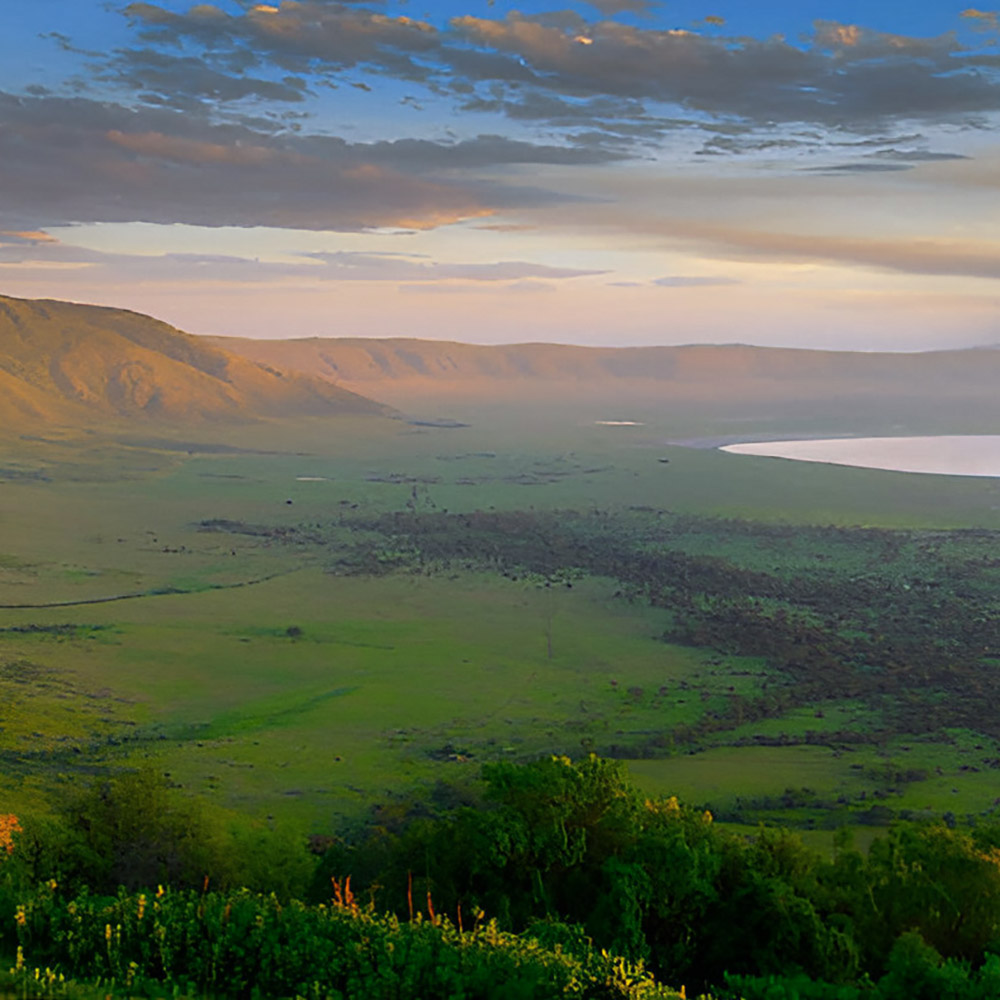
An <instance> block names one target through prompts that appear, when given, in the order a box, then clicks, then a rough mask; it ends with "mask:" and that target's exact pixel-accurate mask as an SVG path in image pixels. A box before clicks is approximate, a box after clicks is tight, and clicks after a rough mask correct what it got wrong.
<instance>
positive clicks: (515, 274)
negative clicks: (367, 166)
mask: <svg viewBox="0 0 1000 1000" xmlns="http://www.w3.org/2000/svg"><path fill="white" fill-rule="evenodd" d="M304 256H306V257H308V258H310V259H311V260H317V261H320V262H322V263H323V264H324V265H325V266H326V267H327V268H328V269H329V271H330V273H332V274H336V275H337V276H338V277H339V278H341V279H342V280H350V281H386V280H389V281H455V280H458V281H476V282H482V281H489V282H492V281H523V280H525V279H534V278H546V279H559V278H582V277H587V276H590V275H599V274H606V273H607V272H606V271H595V270H586V269H581V268H568V267H549V266H548V265H545V264H532V263H527V262H525V261H519V260H514V261H499V262H496V263H489V264H443V263H437V262H433V263H425V262H418V261H413V260H411V259H407V258H400V257H396V256H395V255H378V256H376V255H373V254H365V253H352V252H344V251H341V252H338V253H309V254H305V255H304Z"/></svg>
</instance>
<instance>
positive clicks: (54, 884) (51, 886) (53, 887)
mask: <svg viewBox="0 0 1000 1000" xmlns="http://www.w3.org/2000/svg"><path fill="white" fill-rule="evenodd" d="M58 888H59V883H58V882H57V881H56V880H55V879H54V878H50V879H49V889H51V890H52V891H53V892H55V891H56V889H58Z"/></svg>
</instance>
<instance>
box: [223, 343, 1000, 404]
mask: <svg viewBox="0 0 1000 1000" xmlns="http://www.w3.org/2000/svg"><path fill="white" fill-rule="evenodd" d="M206 339H207V340H209V341H210V342H211V343H213V344H215V345H218V346H224V347H225V349H226V350H229V351H232V352H234V353H238V354H241V355H243V356H244V357H247V358H252V359H254V360H257V361H261V362H264V363H267V364H275V365H280V366H282V367H285V368H289V369H294V370H298V371H302V372H308V373H309V374H311V375H315V376H318V377H320V378H324V379H328V380H330V381H332V382H335V383H336V384H338V385H341V386H344V387H347V388H351V389H353V390H354V391H360V392H372V393H373V394H375V395H378V396H379V398H382V399H388V400H390V401H392V402H394V403H399V402H400V401H401V400H404V399H405V398H406V397H407V396H408V395H411V394H412V395H413V396H419V395H422V394H431V395H433V394H435V393H448V392H450V391H468V392H472V393H483V392H486V393H490V392H492V391H496V392H501V391H511V392H513V391H516V389H517V387H518V386H520V387H521V388H522V389H524V390H526V391H529V392H538V393H541V392H554V393H559V394H565V393H574V392H577V393H579V392H588V391H594V390H595V389H601V388H603V389H607V390H609V391H610V390H611V389H613V388H614V387H615V386H617V387H618V390H617V391H619V392H620V391H622V390H625V389H627V388H628V387H629V386H632V387H633V388H634V389H635V390H636V391H642V392H656V393H668V394H669V395H670V396H671V397H672V398H676V399H701V400H707V399H711V398H713V397H715V398H719V397H720V396H724V397H725V398H726V399H728V400H730V401H731V400H733V399H736V398H742V397H745V398H747V399H755V400H759V399H762V398H773V399H785V398H793V397H794V398H810V397H811V396H812V395H813V394H818V395H819V396H821V397H826V398H833V397H841V396H852V395H863V396H878V395H890V396H899V395H902V396H906V397H910V398H913V397H916V396H919V395H920V394H923V393H926V394H929V395H932V396H934V397H935V398H938V399H940V398H948V399H957V398H960V397H962V396H963V395H968V394H971V395H973V396H980V397H983V398H987V397H994V396H1000V393H997V390H996V386H997V385H998V384H1000V352H998V351H997V350H995V349H993V348H973V349H963V350H951V351H937V352H926V353H912V354H894V353H867V352H861V351H819V350H805V349H796V348H774V347H752V346H748V345H743V344H726V345H692V346H682V347H621V348H605V347H575V346H570V345H561V344H511V345H501V346H479V345H472V344H461V343H453V342H450V341H429V340H416V339H405V338H398V339H385V340H374V339H373V340H367V339H363V338H321V337H312V338H306V339H299V340H251V339H245V338H232V337H211V338H206Z"/></svg>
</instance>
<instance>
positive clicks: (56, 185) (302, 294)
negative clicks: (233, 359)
mask: <svg viewBox="0 0 1000 1000" xmlns="http://www.w3.org/2000/svg"><path fill="white" fill-rule="evenodd" d="M5 27H6V29H7V30H5V32H4V33H3V35H2V36H0V291H4V292H7V293H8V294H15V295H25V296H51V297H63V298H73V299H77V300H84V301H93V302H101V303H106V304H110V305H122V306H128V307H130V308H135V309H140V310H143V311H148V312H152V313H154V314H156V315H159V316H161V317H162V318H165V319H167V320H169V321H171V322H174V323H176V324H178V325H180V326H183V327H185V328H187V329H190V330H192V331H194V332H206V333H231V334H246V335H250V336H269V335H281V336H308V335H317V334H320V335H329V336H336V335H344V336H359V335H361V336H397V335H399V336H403V335H415V336H425V337H429V336H434V337H444V338H448V339H458V340H476V341H485V342H505V341H511V340H524V339H532V340H554V341H569V342H577V343H594V344H597V343H600V344H634V343H683V342H694V341H726V342H731V341H734V340H742V341H747V342H753V343H771V344H785V345H796V346H809V347H843V348H852V349H859V348H860V349H876V348H877V349H888V350H919V349H927V348H936V347H950V346H968V345H971V344H975V343H982V342H993V341H997V340H1000V330H998V329H997V327H998V323H997V315H998V313H997V306H998V305H1000V285H998V282H1000V241H998V240H997V236H996V233H997V221H998V213H1000V201H998V194H1000V180H998V178H1000V142H998V136H997V125H998V122H1000V47H998V44H997V43H998V40H1000V23H998V16H997V13H996V12H995V11H993V10H992V9H990V8H985V9H973V8H967V7H964V6H962V5H950V4H946V3H941V2H935V3H923V4H920V3H917V4H913V3H907V4H903V3H902V2H897V0H880V2H878V3H876V4H872V3H861V2H857V0H830V2H819V0H802V2H798V3H791V2H762V3H754V4H750V3H746V2H745V0H744V2H735V0H720V2H717V3H710V4H703V3H700V2H699V3H695V2H688V0H677V2H672V3H663V4H657V3H651V2H648V0H594V3H593V4H583V3H568V2H567V3H558V2H556V3H553V2H546V0H532V2H531V3H525V4H519V5H516V6H515V5H511V4H507V3H505V2H504V0H495V2H490V0H469V2H463V0H449V2H447V3H442V2H435V3H428V2H427V0H406V2H402V3H401V2H399V0H386V2H384V3H380V2H366V0H356V2H355V0H351V2H347V0H343V2H341V0H270V2H264V3H255V2H235V0H216V3H214V4H210V3H209V4H205V3H202V4H197V3H192V2H188V0H155V2H153V0H149V2H139V3H103V2H89V0H33V2H32V3H31V4H23V5H21V6H20V7H19V8H18V11H17V14H16V16H14V17H13V18H11V17H10V16H8V20H7V22H6V24H5Z"/></svg>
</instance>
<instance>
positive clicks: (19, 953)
mask: <svg viewBox="0 0 1000 1000" xmlns="http://www.w3.org/2000/svg"><path fill="white" fill-rule="evenodd" d="M23 968H24V949H23V948H22V947H21V946H20V945H18V946H17V964H16V965H15V966H14V971H15V972H20V971H21V970H22V969H23Z"/></svg>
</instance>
